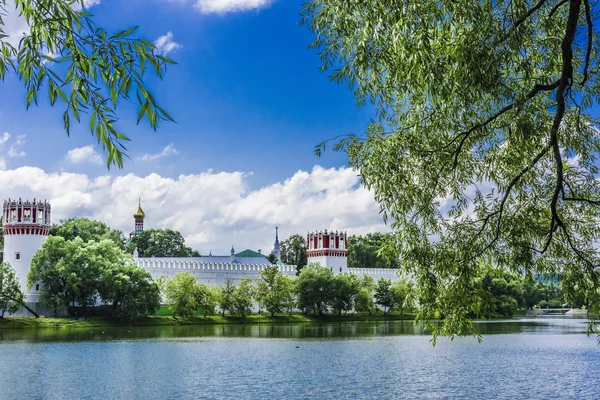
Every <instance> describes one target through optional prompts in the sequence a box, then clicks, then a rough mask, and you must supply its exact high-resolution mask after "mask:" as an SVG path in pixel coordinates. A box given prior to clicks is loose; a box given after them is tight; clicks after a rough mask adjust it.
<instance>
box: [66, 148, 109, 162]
mask: <svg viewBox="0 0 600 400" xmlns="http://www.w3.org/2000/svg"><path fill="white" fill-rule="evenodd" d="M65 158H66V159H67V161H69V162H70V163H71V164H82V163H91V164H102V156H100V154H99V153H98V152H97V151H96V150H94V148H93V147H92V146H84V147H77V148H75V149H73V150H69V151H68V152H67V155H66V157H65Z"/></svg>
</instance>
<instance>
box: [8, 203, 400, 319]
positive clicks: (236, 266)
mask: <svg viewBox="0 0 600 400" xmlns="http://www.w3.org/2000/svg"><path fill="white" fill-rule="evenodd" d="M50 213H51V207H50V204H49V203H48V202H46V201H44V202H42V201H36V200H35V199H34V200H33V201H31V202H30V201H29V200H24V201H23V200H21V199H19V200H11V199H8V200H6V201H4V213H3V221H4V261H6V262H8V263H9V264H10V265H11V266H12V267H13V268H14V269H15V271H16V273H17V276H18V279H19V283H20V284H21V288H22V289H23V291H24V292H25V294H26V302H27V305H28V306H29V307H30V308H32V309H34V310H35V311H36V312H39V313H40V314H46V315H49V310H47V309H45V308H44V307H42V306H41V304H39V293H40V285H39V284H35V285H34V286H33V287H32V288H29V289H28V288H27V273H28V272H29V268H30V265H31V259H32V257H33V255H34V254H35V252H36V251H37V250H39V249H40V248H41V247H42V244H43V243H44V241H45V240H46V238H47V237H48V232H49V230H50V226H51V218H50ZM145 216H146V215H145V213H144V211H143V210H142V207H141V204H138V209H137V211H136V212H135V213H134V215H133V217H134V230H133V231H132V232H131V233H130V234H129V237H130V239H131V238H133V237H135V236H137V235H139V234H141V233H142V232H144V218H145ZM275 229H276V231H275V243H274V248H273V251H272V252H271V254H274V255H275V256H276V257H277V259H278V261H277V263H276V265H277V267H278V268H279V270H280V271H281V273H283V274H285V275H288V276H295V275H296V266H295V265H285V264H283V263H281V261H279V256H280V244H279V236H278V228H275ZM347 239H348V238H347V235H346V233H345V232H338V231H327V230H324V231H319V232H312V233H308V235H307V237H306V249H307V251H306V255H307V259H308V262H309V263H319V264H321V265H322V266H324V267H326V268H329V269H331V271H332V272H333V273H334V274H338V273H353V274H356V275H357V276H359V277H362V276H364V275H370V276H372V277H373V278H374V279H375V280H378V279H379V278H386V279H391V280H396V279H397V275H396V270H394V269H377V268H348V247H347V245H348V243H347ZM133 261H134V263H135V264H136V265H138V266H139V267H141V268H144V269H146V270H147V271H148V272H150V274H151V275H152V277H154V278H157V277H159V276H167V277H172V276H173V275H175V274H177V273H178V272H190V273H191V274H192V275H194V276H195V277H196V279H197V280H198V281H200V282H204V283H208V284H212V285H216V286H224V285H226V284H227V283H228V282H229V283H230V284H234V285H235V284H237V283H239V281H240V279H242V278H244V277H250V278H254V277H257V276H258V275H259V274H260V272H261V271H262V270H264V269H265V268H266V267H268V266H271V265H272V264H271V262H270V261H269V260H268V259H267V257H266V256H265V255H264V254H262V253H261V251H260V250H258V251H253V250H244V251H242V252H240V253H236V252H235V249H234V248H233V246H232V247H231V251H230V254H229V255H228V256H213V255H212V254H209V255H208V256H204V257H168V258H161V257H149V258H145V257H139V255H138V251H137V249H136V250H135V251H134V254H133ZM16 315H28V313H26V312H24V311H22V310H20V311H19V312H18V313H17V314H16Z"/></svg>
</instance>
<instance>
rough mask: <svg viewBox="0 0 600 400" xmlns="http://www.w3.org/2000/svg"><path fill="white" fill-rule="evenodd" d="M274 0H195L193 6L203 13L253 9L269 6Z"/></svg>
mask: <svg viewBox="0 0 600 400" xmlns="http://www.w3.org/2000/svg"><path fill="white" fill-rule="evenodd" d="M273 1H274V0H197V1H196V4H195V7H196V8H198V9H199V10H200V12H202V13H204V14H209V13H220V14H223V13H228V12H235V11H248V10H255V9H259V8H263V7H266V6H269V5H270V4H271V3H273Z"/></svg>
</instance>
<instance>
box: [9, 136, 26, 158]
mask: <svg viewBox="0 0 600 400" xmlns="http://www.w3.org/2000/svg"><path fill="white" fill-rule="evenodd" d="M24 144H25V135H18V136H17V140H16V141H15V142H14V143H13V144H11V146H10V148H9V149H8V153H7V154H6V155H7V156H8V157H9V158H19V157H25V156H26V155H27V153H26V152H24V151H23V150H21V149H19V147H21V146H23V145H24Z"/></svg>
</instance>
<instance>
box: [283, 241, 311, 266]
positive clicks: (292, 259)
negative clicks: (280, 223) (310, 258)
mask: <svg viewBox="0 0 600 400" xmlns="http://www.w3.org/2000/svg"><path fill="white" fill-rule="evenodd" d="M306 260H307V259H306V238H305V237H303V236H302V235H292V236H290V237H289V238H287V239H285V240H282V241H281V261H283V263H284V264H287V265H295V266H296V271H297V273H298V274H299V273H300V271H301V270H302V268H304V266H305V265H306V262H307V261H306Z"/></svg>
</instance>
